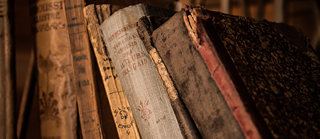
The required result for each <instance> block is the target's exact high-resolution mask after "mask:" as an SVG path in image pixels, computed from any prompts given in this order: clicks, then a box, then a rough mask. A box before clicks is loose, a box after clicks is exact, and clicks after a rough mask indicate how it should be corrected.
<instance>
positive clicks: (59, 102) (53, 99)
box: [30, 0, 77, 139]
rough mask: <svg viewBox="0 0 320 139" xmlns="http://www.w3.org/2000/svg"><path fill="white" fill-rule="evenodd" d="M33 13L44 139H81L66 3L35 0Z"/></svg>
mask: <svg viewBox="0 0 320 139" xmlns="http://www.w3.org/2000/svg"><path fill="white" fill-rule="evenodd" d="M48 5H49V6H48ZM50 5H51V6H50ZM30 12H31V21H32V23H33V25H32V31H33V34H34V37H35V44H36V46H35V48H36V49H35V51H36V61H37V63H36V65H37V70H38V71H37V82H38V89H37V90H38V91H39V109H40V110H39V112H40V121H41V126H40V127H41V137H42V138H68V139H74V138H77V136H76V128H77V108H76V93H75V89H74V87H75V82H74V75H73V69H72V65H71V56H70V44H69V40H68V30H67V23H66V16H65V6H64V1H62V0H42V1H37V0H34V1H32V4H31V5H30Z"/></svg>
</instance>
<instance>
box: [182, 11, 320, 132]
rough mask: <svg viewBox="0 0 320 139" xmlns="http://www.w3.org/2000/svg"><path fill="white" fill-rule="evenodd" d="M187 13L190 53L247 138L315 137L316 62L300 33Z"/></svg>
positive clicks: (319, 92)
mask: <svg viewBox="0 0 320 139" xmlns="http://www.w3.org/2000/svg"><path fill="white" fill-rule="evenodd" d="M187 10H188V11H187V12H186V14H185V15H184V19H185V20H184V21H185V23H186V26H187V28H188V29H189V33H190V36H191V38H192V39H193V42H194V44H195V47H196V48H197V50H198V51H199V52H200V54H201V55H202V57H203V59H204V61H205V62H206V65H207V67H208V69H209V70H210V73H211V77H212V78H214V79H215V81H216V82H217V84H218V86H219V88H220V89H221V93H222V94H223V95H224V98H225V100H226V101H227V103H228V105H229V107H230V108H231V110H232V112H233V114H234V116H235V118H236V119H237V121H238V123H239V125H240V127H241V128H242V130H243V132H244V133H245V135H246V137H247V138H319V137H320V129H319V128H318V127H319V126H320V122H319V117H320V112H319V104H320V101H319V100H320V78H319V75H320V72H319V71H320V65H319V64H320V62H319V60H318V56H317V55H316V53H315V51H314V50H313V49H312V47H311V45H310V44H309V41H308V40H307V39H306V38H305V36H304V35H303V34H302V32H301V31H300V30H299V29H297V28H295V27H292V26H289V25H286V24H281V23H272V22H268V21H266V20H257V19H251V18H245V17H239V16H232V15H227V14H223V13H219V12H213V11H208V10H205V9H202V8H192V7H188V9H187Z"/></svg>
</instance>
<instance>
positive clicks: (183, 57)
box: [152, 11, 245, 139]
mask: <svg viewBox="0 0 320 139" xmlns="http://www.w3.org/2000/svg"><path fill="white" fill-rule="evenodd" d="M183 13H184V12H183V11H181V12H179V13H177V14H175V15H174V16H173V17H171V18H170V19H169V20H168V21H167V22H166V23H164V24H163V25H162V26H160V27H159V28H158V29H156V30H155V31H154V32H153V34H152V40H153V44H154V47H155V48H156V49H157V51H158V52H159V55H160V57H161V59H162V60H163V62H164V63H165V65H166V67H167V69H168V72H169V74H170V76H171V77H172V79H173V81H174V84H175V86H176V88H177V90H178V92H179V96H180V97H181V99H182V100H183V102H184V104H185V105H186V107H187V109H188V111H189V112H190V115H191V117H192V119H193V120H194V122H195V124H196V126H197V128H198V129H199V131H200V133H201V136H202V137H203V138H220V139H229V138H234V139H236V138H237V139H244V138H245V137H244V135H243V133H242V131H241V129H240V128H239V125H238V123H237V122H236V120H235V119H234V117H233V115H232V113H231V111H230V109H229V107H228V105H227V104H226V102H225V100H224V98H223V96H222V94H221V92H220V90H219V88H218V86H217V85H216V83H215V81H214V80H213V79H212V78H211V76H210V72H209V70H208V68H207V66H206V64H205V62H204V60H203V59H202V57H201V55H200V54H199V52H198V51H197V50H196V48H195V45H194V44H193V42H192V40H191V38H190V37H189V34H188V30H187V28H186V26H185V25H184V21H183Z"/></svg>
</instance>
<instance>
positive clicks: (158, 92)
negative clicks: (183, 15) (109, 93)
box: [100, 4, 183, 139]
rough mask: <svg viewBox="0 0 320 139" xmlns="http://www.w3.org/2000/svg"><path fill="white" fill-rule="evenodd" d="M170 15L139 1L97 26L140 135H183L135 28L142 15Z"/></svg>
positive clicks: (168, 12) (159, 136) (169, 136)
mask: <svg viewBox="0 0 320 139" xmlns="http://www.w3.org/2000/svg"><path fill="white" fill-rule="evenodd" d="M172 14H173V12H172V11H169V10H165V9H161V8H157V7H152V6H147V5H144V4H138V5H134V6H129V7H126V8H124V9H121V10H118V11H117V12H115V13H114V14H113V15H111V16H110V17H109V18H108V19H106V20H105V21H104V22H103V24H102V25H101V26H100V32H101V35H102V38H103V39H104V42H105V45H106V48H107V50H108V52H109V54H110V57H111V59H112V61H113V64H114V66H115V69H116V71H117V73H118V74H117V75H118V77H119V79H120V81H121V84H122V85H123V86H122V87H123V90H124V93H125V94H126V96H127V99H128V102H129V104H130V106H131V109H132V113H133V115H134V118H135V120H136V123H137V126H138V129H139V132H140V135H141V137H142V138H175V139H179V138H183V135H182V133H181V131H180V127H179V125H178V122H177V119H176V117H175V115H174V112H173V110H172V107H171V105H170V101H169V99H168V96H167V95H166V93H165V90H164V88H163V86H162V84H161V81H160V79H159V77H158V75H157V71H156V69H155V68H154V66H153V63H152V61H151V59H150V57H149V56H148V52H147V51H146V49H145V47H144V45H143V42H142V41H141V39H140V38H139V35H138V32H137V31H136V23H137V21H138V19H139V18H140V17H142V16H146V15H157V16H165V17H168V16H171V15H172Z"/></svg>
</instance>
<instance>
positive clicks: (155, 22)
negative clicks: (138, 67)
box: [137, 16, 201, 139]
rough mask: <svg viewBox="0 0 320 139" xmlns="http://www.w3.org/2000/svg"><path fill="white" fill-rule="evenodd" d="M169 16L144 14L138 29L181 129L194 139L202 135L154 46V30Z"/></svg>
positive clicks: (185, 134) (186, 135) (190, 138)
mask: <svg viewBox="0 0 320 139" xmlns="http://www.w3.org/2000/svg"><path fill="white" fill-rule="evenodd" d="M168 19H169V18H166V17H157V16H144V17H142V18H140V19H139V21H138V23H137V31H138V33H139V36H140V38H141V40H142V41H143V43H144V45H145V47H146V50H147V51H148V52H149V56H150V58H151V61H152V63H153V64H154V66H155V68H156V70H157V72H158V74H159V77H160V79H161V82H162V85H163V87H164V88H165V91H166V93H167V95H168V97H169V100H170V103H171V105H172V108H173V111H174V113H175V115H176V117H177V119H178V122H179V125H180V128H181V131H182V133H183V135H184V136H185V138H187V139H194V138H201V135H200V133H199V131H198V129H197V128H196V126H195V124H194V122H193V120H192V118H191V117H190V114H189V112H188V110H187V109H186V107H185V105H184V103H183V102H182V100H181V98H180V97H179V95H178V92H177V90H176V88H175V86H174V84H173V81H172V79H171V77H170V75H169V74H168V71H167V68H166V67H165V65H164V63H163V61H162V59H161V58H160V56H159V54H158V52H157V50H156V49H155V48H154V47H153V46H152V38H151V35H152V32H153V31H154V30H155V29H156V28H158V27H159V26H160V25H162V24H163V23H164V22H166V21H167V20H168Z"/></svg>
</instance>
